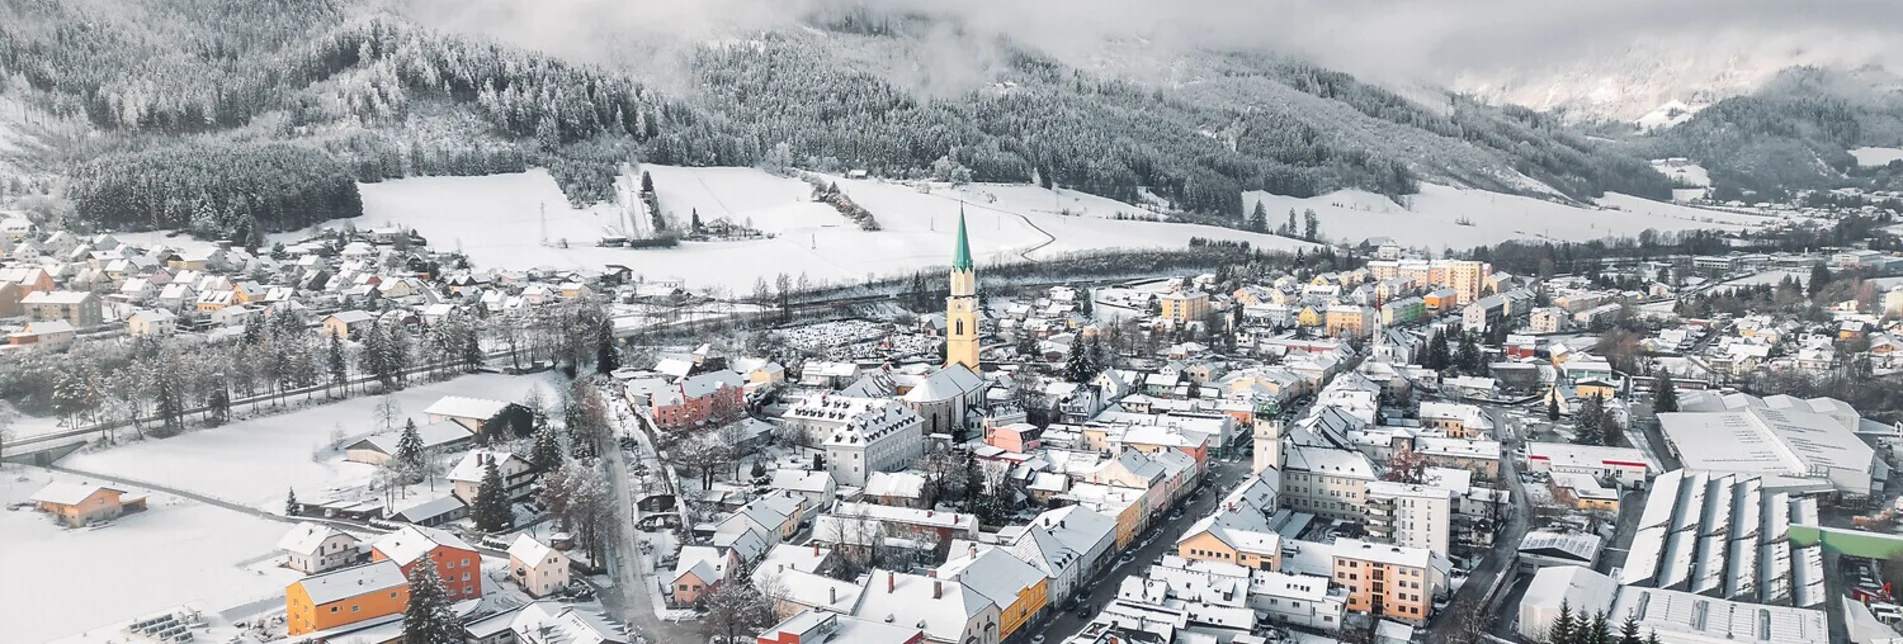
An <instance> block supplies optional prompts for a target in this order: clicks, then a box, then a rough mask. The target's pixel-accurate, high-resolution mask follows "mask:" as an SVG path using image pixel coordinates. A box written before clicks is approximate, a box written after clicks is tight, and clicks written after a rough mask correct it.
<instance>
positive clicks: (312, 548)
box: [278, 521, 363, 575]
mask: <svg viewBox="0 0 1903 644" xmlns="http://www.w3.org/2000/svg"><path fill="white" fill-rule="evenodd" d="M359 543H361V540H360V539H358V538H357V537H356V536H355V535H352V534H350V533H348V532H344V531H342V530H338V529H337V528H335V527H332V526H329V525H325V524H318V523H312V522H309V521H305V522H301V523H298V524H297V525H296V526H292V528H291V531H290V532H286V533H284V537H283V538H282V539H279V540H278V549H279V550H283V551H284V555H285V560H284V567H286V568H290V569H292V570H296V571H298V572H302V573H304V574H307V575H314V574H317V573H320V572H324V571H328V570H335V569H338V568H342V567H344V566H348V565H352V564H355V563H357V562H358V561H360V560H361V559H362V558H363V557H362V555H363V551H362V549H361V548H358V547H357V546H358V544H359Z"/></svg>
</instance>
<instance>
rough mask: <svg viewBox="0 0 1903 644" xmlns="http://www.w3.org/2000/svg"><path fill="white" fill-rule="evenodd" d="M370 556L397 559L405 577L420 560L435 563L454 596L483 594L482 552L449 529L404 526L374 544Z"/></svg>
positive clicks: (385, 559)
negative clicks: (479, 552) (451, 532)
mask: <svg viewBox="0 0 1903 644" xmlns="http://www.w3.org/2000/svg"><path fill="white" fill-rule="evenodd" d="M370 558H371V560H372V561H378V562H381V561H389V562H393V563H395V564H396V565H397V566H398V567H400V568H401V569H402V574H403V575H404V576H405V577H408V575H409V574H410V570H411V569H413V568H415V567H416V566H417V565H419V564H434V565H435V566H436V576H437V578H439V579H442V580H443V588H444V589H446V590H448V591H449V598H450V599H451V600H455V601H460V600H464V599H475V598H477V597H481V596H482V555H481V554H478V553H477V552H476V549H475V548H472V547H470V545H469V544H468V543H467V542H464V541H463V540H462V539H460V538H457V537H456V535H453V534H450V533H449V532H446V531H443V530H439V529H436V528H426V527H422V526H414V525H407V526H403V527H402V528H399V529H397V531H396V532H392V533H389V534H387V535H384V536H383V538H381V539H378V540H377V541H376V543H374V544H371V550H370Z"/></svg>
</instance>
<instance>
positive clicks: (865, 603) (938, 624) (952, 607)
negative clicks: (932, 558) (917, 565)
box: [849, 570, 1004, 644]
mask: <svg viewBox="0 0 1903 644" xmlns="http://www.w3.org/2000/svg"><path fill="white" fill-rule="evenodd" d="M849 612H850V614H852V615H853V616H855V617H860V618H864V619H869V620H874V621H881V622H886V623H890V624H909V625H916V626H918V628H919V629H920V630H923V631H924V632H925V641H927V642H934V643H936V644H998V643H999V642H1001V641H1003V639H1004V637H1003V635H1002V632H1003V625H1002V623H1001V621H1002V615H1001V613H1002V611H1001V609H1000V608H999V606H998V605H997V603H996V602H993V601H992V600H991V599H990V598H988V597H985V596H984V595H983V594H981V593H979V592H978V591H977V590H976V589H973V588H972V587H970V586H967V585H965V584H963V583H960V582H958V581H956V580H946V579H941V578H937V577H929V576H925V575H913V574H908V573H899V572H893V571H890V570H874V571H872V572H871V573H870V574H867V575H866V576H865V577H864V579H863V581H862V582H861V585H860V589H859V599H858V601H857V602H856V603H854V604H853V606H852V610H851V611H849Z"/></svg>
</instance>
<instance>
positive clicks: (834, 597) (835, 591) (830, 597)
mask: <svg viewBox="0 0 1903 644" xmlns="http://www.w3.org/2000/svg"><path fill="white" fill-rule="evenodd" d="M826 603H827V604H837V603H839V587H838V586H827V587H826Z"/></svg>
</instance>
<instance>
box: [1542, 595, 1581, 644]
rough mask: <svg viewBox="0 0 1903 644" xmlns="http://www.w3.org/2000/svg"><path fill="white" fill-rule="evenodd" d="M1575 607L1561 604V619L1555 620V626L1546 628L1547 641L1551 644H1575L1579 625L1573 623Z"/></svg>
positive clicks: (1570, 604) (1568, 603) (1567, 603)
mask: <svg viewBox="0 0 1903 644" xmlns="http://www.w3.org/2000/svg"><path fill="white" fill-rule="evenodd" d="M1573 619H1574V618H1573V606H1572V603H1570V602H1560V604H1559V617H1555V618H1553V624H1552V625H1551V626H1547V627H1546V641H1547V642H1550V643H1551V644H1573V642H1574V639H1573V638H1575V637H1578V634H1577V633H1578V630H1579V629H1578V625H1577V624H1575V623H1574V621H1573Z"/></svg>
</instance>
